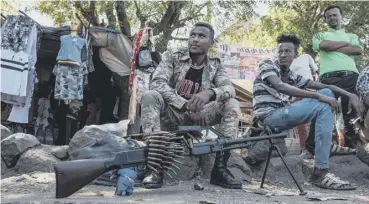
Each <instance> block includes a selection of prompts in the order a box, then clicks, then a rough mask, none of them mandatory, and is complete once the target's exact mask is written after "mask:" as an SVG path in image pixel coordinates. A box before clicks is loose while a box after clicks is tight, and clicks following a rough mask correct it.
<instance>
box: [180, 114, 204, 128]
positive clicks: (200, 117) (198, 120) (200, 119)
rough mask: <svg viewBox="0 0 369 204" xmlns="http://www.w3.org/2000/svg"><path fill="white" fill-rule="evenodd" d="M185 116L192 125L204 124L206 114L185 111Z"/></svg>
mask: <svg viewBox="0 0 369 204" xmlns="http://www.w3.org/2000/svg"><path fill="white" fill-rule="evenodd" d="M185 116H186V117H187V118H188V119H189V120H190V121H191V123H192V124H193V125H199V126H206V125H207V120H206V115H205V114H204V113H203V112H186V113H185Z"/></svg>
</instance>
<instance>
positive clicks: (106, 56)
mask: <svg viewBox="0 0 369 204" xmlns="http://www.w3.org/2000/svg"><path fill="white" fill-rule="evenodd" d="M89 34H90V35H91V37H92V41H91V42H92V44H93V45H94V46H98V47H100V59H101V61H103V62H104V64H105V65H106V66H107V67H108V68H109V69H110V70H111V71H112V72H115V73H117V74H118V75H119V76H129V74H130V72H131V69H130V63H131V57H132V53H133V49H132V41H131V40H130V39H129V38H128V37H127V36H125V35H124V34H122V33H119V32H116V31H113V30H110V29H105V28H100V27H92V28H90V29H89Z"/></svg>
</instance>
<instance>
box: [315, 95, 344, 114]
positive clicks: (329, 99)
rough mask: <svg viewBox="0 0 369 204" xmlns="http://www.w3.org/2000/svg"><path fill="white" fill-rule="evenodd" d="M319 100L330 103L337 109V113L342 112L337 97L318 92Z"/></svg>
mask: <svg viewBox="0 0 369 204" xmlns="http://www.w3.org/2000/svg"><path fill="white" fill-rule="evenodd" d="M318 100H319V101H320V102H323V103H327V104H329V105H330V106H331V107H332V109H333V110H335V111H336V112H337V113H340V112H341V110H340V108H339V105H338V101H337V100H336V99H335V98H333V97H329V96H325V95H322V94H319V93H318Z"/></svg>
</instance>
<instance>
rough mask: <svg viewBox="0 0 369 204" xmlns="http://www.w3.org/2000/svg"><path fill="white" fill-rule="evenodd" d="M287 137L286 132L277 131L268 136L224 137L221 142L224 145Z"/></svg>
mask: <svg viewBox="0 0 369 204" xmlns="http://www.w3.org/2000/svg"><path fill="white" fill-rule="evenodd" d="M285 137H287V133H278V134H274V135H268V136H258V137H246V138H236V139H224V140H223V141H222V144H224V145H232V144H240V143H245V142H256V141H261V140H269V139H279V138H285Z"/></svg>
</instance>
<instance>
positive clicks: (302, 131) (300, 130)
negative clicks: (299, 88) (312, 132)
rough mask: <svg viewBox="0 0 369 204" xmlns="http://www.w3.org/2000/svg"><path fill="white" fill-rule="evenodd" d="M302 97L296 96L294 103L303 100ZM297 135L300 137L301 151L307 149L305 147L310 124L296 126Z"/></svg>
mask: <svg viewBox="0 0 369 204" xmlns="http://www.w3.org/2000/svg"><path fill="white" fill-rule="evenodd" d="M301 100H302V99H301V98H296V99H295V100H294V103H296V102H298V101H301ZM295 130H296V133H297V136H298V137H299V141H300V148H301V151H305V149H306V147H305V141H306V139H307V136H308V132H309V124H308V123H307V124H301V125H298V126H297V127H295Z"/></svg>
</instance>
